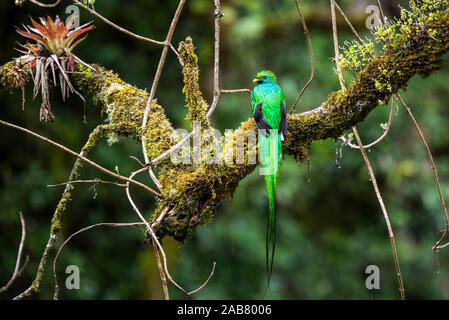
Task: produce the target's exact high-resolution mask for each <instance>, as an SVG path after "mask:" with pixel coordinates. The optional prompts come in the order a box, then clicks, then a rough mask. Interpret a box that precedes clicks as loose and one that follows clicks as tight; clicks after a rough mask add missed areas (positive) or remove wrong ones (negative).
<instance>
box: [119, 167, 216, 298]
mask: <svg viewBox="0 0 449 320" xmlns="http://www.w3.org/2000/svg"><path fill="white" fill-rule="evenodd" d="M144 170H145V168H142V169H139V170H137V171H135V172H133V173H132V174H131V175H130V179H132V178H133V177H134V176H135V175H136V174H138V173H140V172H142V171H144ZM127 184H128V186H127V187H126V195H127V197H128V201H129V203H130V204H131V206H132V208H133V209H134V211H135V212H136V213H137V215H138V216H139V218H140V220H142V221H143V222H144V223H145V226H146V228H147V231H148V233H149V234H150V235H151V237H152V240H153V243H156V245H157V247H158V249H159V251H160V253H161V254H162V259H163V263H164V271H165V274H166V276H167V278H168V279H169V280H170V282H171V283H173V285H174V286H176V287H177V288H178V289H179V290H181V291H182V292H184V294H185V295H186V296H189V295H190V294H191V293H189V292H187V291H186V290H185V289H184V288H183V287H181V286H180V285H179V284H178V283H177V282H176V281H175V280H173V278H172V276H171V275H170V273H169V272H168V268H167V256H166V255H165V251H164V249H163V248H162V245H161V244H160V242H159V240H158V238H157V236H156V234H155V233H154V231H153V228H152V227H151V226H150V224H149V223H148V221H147V220H145V218H144V217H143V216H142V214H141V213H140V211H139V209H138V208H137V206H136V204H135V203H134V201H133V199H132V197H131V194H130V192H129V183H127ZM214 268H215V266H214V267H213V269H214ZM212 271H213V270H212ZM212 273H213V272H212ZM212 273H211V274H212ZM210 277H211V276H209V278H208V279H207V280H206V281H205V283H203V284H202V285H201V286H200V287H199V288H203V287H204V286H205V284H206V283H207V282H208V281H209V279H210ZM198 290H199V289H196V290H194V291H192V292H193V293H194V292H197V291H198Z"/></svg>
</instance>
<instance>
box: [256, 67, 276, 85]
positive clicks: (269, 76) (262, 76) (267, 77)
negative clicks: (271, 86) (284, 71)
mask: <svg viewBox="0 0 449 320" xmlns="http://www.w3.org/2000/svg"><path fill="white" fill-rule="evenodd" d="M253 82H255V83H257V84H261V83H269V82H273V83H276V76H275V75H274V73H273V72H271V71H268V70H262V71H259V72H258V73H257V75H256V78H254V80H253Z"/></svg>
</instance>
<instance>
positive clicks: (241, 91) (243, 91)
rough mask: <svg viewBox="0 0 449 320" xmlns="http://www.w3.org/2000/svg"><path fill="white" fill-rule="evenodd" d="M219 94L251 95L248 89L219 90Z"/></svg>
mask: <svg viewBox="0 0 449 320" xmlns="http://www.w3.org/2000/svg"><path fill="white" fill-rule="evenodd" d="M220 93H251V90H249V89H230V90H223V89H221V90H220Z"/></svg>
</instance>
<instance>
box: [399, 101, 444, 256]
mask: <svg viewBox="0 0 449 320" xmlns="http://www.w3.org/2000/svg"><path fill="white" fill-rule="evenodd" d="M396 96H397V97H398V99H399V101H400V102H401V104H402V106H403V107H404V109H405V111H406V112H407V114H408V115H409V116H410V119H411V120H412V122H413V124H414V126H415V128H416V131H417V132H418V135H419V138H420V139H421V141H422V143H423V145H424V147H425V148H426V153H427V157H428V158H429V163H430V168H431V169H432V173H433V177H434V179H435V184H436V186H437V190H438V195H439V197H440V202H441V206H442V208H443V213H444V220H445V222H446V227H445V229H444V232H443V235H442V236H441V238H440V239H439V240H438V241H437V242H436V244H435V245H434V246H433V247H432V249H433V250H438V249H441V248H444V247H445V246H447V244H446V245H443V246H440V243H441V242H442V241H443V240H444V238H446V236H447V234H448V231H449V218H448V214H447V209H446V203H445V201H444V197H443V193H442V192H441V188H440V181H439V179H438V173H437V169H436V166H435V162H434V160H433V156H432V152H431V151H430V147H429V145H428V143H427V141H426V138H425V137H424V134H423V133H422V130H421V128H420V127H419V124H418V122H417V121H416V119H415V117H414V116H413V113H412V111H411V110H410V108H409V107H408V106H407V104H406V103H405V101H404V100H403V99H402V97H401V96H400V95H396Z"/></svg>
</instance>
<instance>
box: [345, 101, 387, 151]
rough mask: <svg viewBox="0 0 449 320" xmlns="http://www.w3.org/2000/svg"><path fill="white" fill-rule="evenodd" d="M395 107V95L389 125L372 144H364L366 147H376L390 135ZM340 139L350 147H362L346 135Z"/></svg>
mask: <svg viewBox="0 0 449 320" xmlns="http://www.w3.org/2000/svg"><path fill="white" fill-rule="evenodd" d="M395 107H396V99H395V97H393V99H392V103H391V109H390V117H389V118H388V123H387V127H386V128H385V130H384V132H383V133H382V135H381V136H380V137H379V138H377V139H376V140H375V141H373V142H371V143H370V144H367V145H364V146H363V148H364V149H369V148H371V147H374V146H375V145H376V144H378V143H379V142H381V141H382V140H383V139H385V137H386V136H387V135H388V133H389V132H390V129H391V124H392V123H393V118H394V109H395ZM340 139H341V140H342V141H343V143H344V144H345V145H347V146H348V147H350V148H352V149H360V147H359V146H358V145H355V144H352V143H351V142H350V141H349V140H348V139H346V138H345V136H341V137H340Z"/></svg>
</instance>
